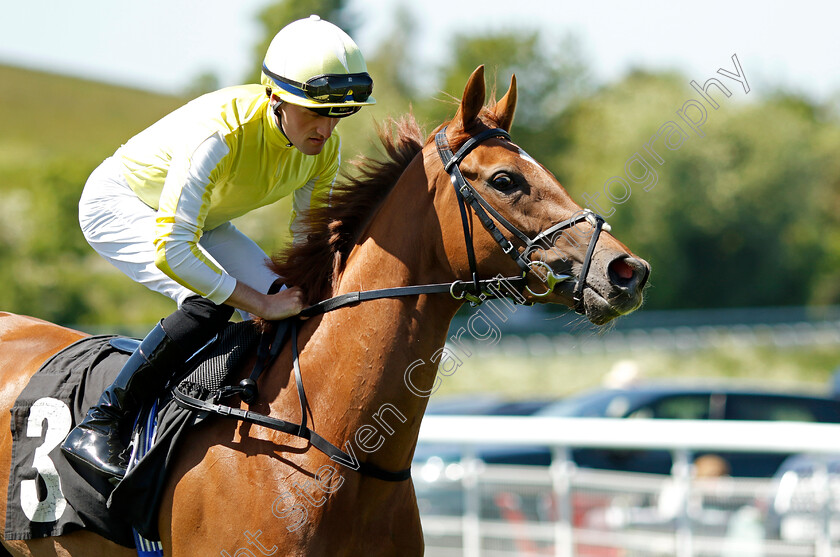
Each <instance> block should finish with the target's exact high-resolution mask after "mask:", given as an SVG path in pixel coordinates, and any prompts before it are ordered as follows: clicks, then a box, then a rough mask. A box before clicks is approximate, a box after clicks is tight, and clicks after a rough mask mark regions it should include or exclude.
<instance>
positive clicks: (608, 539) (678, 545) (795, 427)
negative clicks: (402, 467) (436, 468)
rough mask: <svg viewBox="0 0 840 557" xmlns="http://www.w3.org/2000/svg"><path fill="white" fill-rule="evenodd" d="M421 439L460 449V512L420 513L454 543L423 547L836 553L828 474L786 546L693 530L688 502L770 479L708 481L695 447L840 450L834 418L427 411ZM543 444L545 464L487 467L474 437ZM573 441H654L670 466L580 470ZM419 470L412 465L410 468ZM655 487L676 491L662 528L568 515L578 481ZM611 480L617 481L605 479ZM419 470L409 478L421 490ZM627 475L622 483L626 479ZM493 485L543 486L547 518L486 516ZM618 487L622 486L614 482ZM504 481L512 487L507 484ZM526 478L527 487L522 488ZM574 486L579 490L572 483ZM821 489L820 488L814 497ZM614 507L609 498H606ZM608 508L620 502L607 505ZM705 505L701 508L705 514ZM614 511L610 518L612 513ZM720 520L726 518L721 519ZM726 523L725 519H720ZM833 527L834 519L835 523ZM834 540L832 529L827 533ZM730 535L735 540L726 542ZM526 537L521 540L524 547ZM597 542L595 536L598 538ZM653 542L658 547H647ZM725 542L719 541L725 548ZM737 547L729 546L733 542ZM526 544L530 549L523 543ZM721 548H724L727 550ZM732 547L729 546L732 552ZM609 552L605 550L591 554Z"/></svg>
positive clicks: (476, 555)
mask: <svg viewBox="0 0 840 557" xmlns="http://www.w3.org/2000/svg"><path fill="white" fill-rule="evenodd" d="M420 441H421V442H425V443H435V444H451V445H456V446H459V447H461V448H462V450H463V453H462V454H463V456H462V458H461V460H460V462H459V463H458V467H459V468H458V469H459V476H458V478H457V479H458V490H459V491H458V494H457V496H458V497H461V500H462V505H461V508H462V510H463V512H462V514H461V516H460V517H457V518H453V517H449V518H442V517H436V516H435V515H434V509H432V512H425V513H424V509H423V508H422V507H421V513H423V522H424V530H425V532H426V534H427V540H428V536H429V535H430V534H440V535H451V536H453V537H456V538H458V539H459V540H460V545H459V547H457V548H450V550H448V551H443V550H434V549H433V548H431V547H429V548H428V549H427V555H429V556H430V557H437V556H438V555H441V556H442V555H462V556H464V557H487V556H490V555H555V556H556V557H575V556H576V555H583V552H582V551H581V550H580V548H581V547H583V546H582V545H581V544H588V543H589V544H591V541H592V540H598V543H599V544H603V547H617V548H624V549H625V550H627V548H632V547H634V546H635V547H646V549H647V551H648V552H647V553H645V552H644V551H643V550H641V549H640V550H639V552H637V553H633V552H628V551H625V552H624V553H616V554H622V555H673V556H676V557H693V556H699V555H713V554H714V555H721V554H725V555H731V554H734V555H750V556H752V555H762V556H764V557H770V556H774V555H779V556H785V557H792V556H793V555H808V556H815V557H834V555H836V554H835V553H832V547H831V539H832V536H831V534H832V528H833V526H832V520H831V508H832V505H836V504H837V503H835V502H833V501H831V500H830V499H831V495H830V493H831V491H832V490H831V489H829V485H828V480H827V474H824V477H825V478H826V479H825V480H824V483H823V484H822V487H821V488H819V489H817V491H815V492H814V493H815V495H814V496H815V497H816V498H817V499H820V503H819V504H820V505H821V508H822V513H821V516H819V517H816V518H815V519H814V523H815V524H817V531H815V532H814V533H813V539H808V540H805V542H804V543H799V544H794V545H790V544H788V545H785V544H782V543H780V542H777V541H774V540H763V541H762V542H761V545H760V547H759V548H758V549H756V547H754V545H753V546H744V547H743V548H739V546H738V545H737V544H738V543H740V542H738V541H737V540H735V541H733V540H729V541H727V542H726V543H727V544H728V546H726V545H725V544H724V541H723V540H720V539H712V538H710V537H709V536H705V535H704V534H703V533H702V532H701V533H697V532H695V531H694V530H695V528H696V525H695V524H694V523H693V518H692V510H691V508H690V506H691V503H690V501H691V500H692V496H693V495H694V496H696V495H697V494H698V493H699V494H705V495H709V494H710V493H714V492H715V491H716V490H717V492H720V491H721V489H723V491H726V492H727V493H729V494H730V495H731V494H738V493H739V492H740V495H741V496H749V495H750V494H754V496H756V497H764V498H765V499H769V497H770V496H771V494H772V492H773V489H774V483H773V482H772V481H771V480H767V479H764V480H743V479H740V478H731V479H729V478H727V479H723V480H722V482H723V483H721V482H717V483H716V484H715V485H712V484H711V483H709V482H706V481H704V480H699V479H696V478H693V477H692V471H691V469H692V467H691V461H692V454H693V453H698V452H759V453H812V454H840V424H838V425H835V424H813V423H800V422H747V421H712V420H706V421H695V420H649V419H623V420H622V419H601V418H543V417H490V416H488V417H462V416H457V417H456V416H427V417H426V418H425V419H424V421H423V424H422V426H421V429H420ZM499 444H504V445H512V446H516V445H527V446H533V445H540V446H547V447H550V448H551V451H552V455H553V458H552V464H551V466H550V467H548V468H539V467H524V468H523V467H518V468H517V467H491V466H485V465H483V463H482V462H481V461H480V460H478V459H477V458H476V456H475V455H476V451H475V448H476V446H479V445H499ZM574 448H612V449H627V450H630V449H638V450H644V449H648V450H650V449H653V450H667V451H670V452H671V453H672V455H673V462H674V466H673V469H672V475H671V476H670V477H668V476H662V477H660V476H652V477H649V478H647V479H646V478H645V477H644V475H636V476H633V475H624V476H622V475H621V474H619V475H616V474H615V473H609V472H603V471H586V470H584V469H577V468H576V467H575V465H574V463H573V462H571V460H570V458H569V455H570V450H571V449H574ZM415 473H416V474H419V473H420V471H419V470H415ZM648 480H649V481H650V482H651V485H656V486H659V487H662V486H663V485H665V484H666V483H667V484H668V485H669V486H670V487H671V489H672V490H673V492H674V493H677V494H679V502H678V503H677V505H676V507H675V509H676V512H675V514H674V516H673V520H672V522H671V523H670V529H668V530H667V531H647V532H645V531H639V530H632V529H625V530H623V531H621V530H620V529H612V530H610V529H601V530H598V529H596V530H592V529H587V528H581V527H578V526H576V525H575V524H574V523H573V522H574V521H573V514H574V513H575V512H576V511H575V509H573V502H572V499H573V494H575V493H577V494H578V495H579V494H580V490H581V489H594V490H602V491H608V492H610V493H612V494H613V496H615V495H617V494H621V493H622V492H625V493H631V494H632V493H633V492H634V491H640V492H641V491H646V492H647V493H652V492H655V491H657V489H658V488H656V489H654V488H652V487H645V486H644V481H648ZM611 481H612V482H618V483H617V484H615V485H610V483H611ZM422 482H423V479H422V477H415V484H416V485H418V493H419V492H420V489H421V485H420V484H422ZM628 482H629V483H628ZM490 484H495V485H502V484H504V485H506V486H508V487H507V489H508V490H509V491H510V489H522V490H528V489H531V490H533V489H539V488H536V487H534V486H535V485H541V486H543V487H542V489H544V491H545V492H547V494H548V495H549V496H550V497H551V499H552V500H553V501H554V505H555V506H556V512H555V513H554V518H553V519H552V520H551V522H546V521H533V520H527V518H522V519H521V520H517V521H515V523H511V522H510V521H504V520H501V521H498V520H497V521H495V522H494V521H493V520H488V519H487V518H486V517H484V518H482V516H481V514H482V513H481V509H480V507H481V505H482V502H481V498H482V489H485V492H486V486H487V485H490ZM622 485H623V486H624V488H623V490H622V488H621V486H622ZM509 486H518V487H516V488H510V487H509ZM529 486H530V487H529ZM576 490H577V491H576ZM820 492H821V493H823V494H826V496H820ZM613 507H615V505H613ZM631 511H632V513H635V514H636V515H638V514H639V513H641V512H642V511H643V510H640V509H631V510H630V511H626V512H628V513H630V512H631ZM611 512H613V515H615V514H616V513H618V512H619V511H618V510H616V508H613V509H612V510H611ZM707 514H708V513H707ZM616 520H617V519H616ZM722 520H724V519H722ZM724 526H725V524H724ZM835 526H836V525H835ZM488 535H492V537H495V538H498V539H504V538H510V539H514V538H516V539H519V540H520V541H521V540H523V539H527V540H537V541H541V542H545V543H544V544H543V545H542V546H540V547H541V549H540V550H536V549H531V550H528V548H527V546H528V544H520V547H518V548H517V549H515V550H513V551H510V550H509V551H507V552H505V551H494V550H492V549H488V547H487V543H486V541H487V537H488ZM834 537H835V539H836V538H837V537H838V536H837V533H836V532H834ZM733 544H735V545H734V546H733ZM523 545H524V546H525V547H524V548H523ZM596 545H597V544H596ZM655 547H659V548H660V549H661V551H660V552H659V553H657V552H656V551H658V550H654V549H653V548H655ZM727 547H728V548H729V549H726V548H727ZM733 547H734V549H733ZM529 551H530V552H529ZM727 551H728V552H727ZM733 552H734V553H733ZM592 554H598V555H600V554H610V553H592Z"/></svg>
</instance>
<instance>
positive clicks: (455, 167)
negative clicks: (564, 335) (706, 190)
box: [435, 127, 610, 313]
mask: <svg viewBox="0 0 840 557" xmlns="http://www.w3.org/2000/svg"><path fill="white" fill-rule="evenodd" d="M495 137H500V138H503V139H506V140H508V141H511V142H512V140H511V138H510V135H509V134H508V132H506V131H505V130H503V129H501V128H493V129H489V130H485V131H483V132H481V133H479V134H477V135H474V136H472V137H470V138H469V139H468V140H467V141H466V142H464V144H463V145H462V146H461V148H460V149H458V152H457V153H455V154H452V150H451V149H450V147H449V140H448V139H447V138H446V127H444V128H443V129H442V130H440V131H439V132H438V133H437V134H436V135H435V145H436V147H437V151H438V155H440V159H441V161H443V168H444V170H445V171H446V173H447V174H449V177H450V180H451V181H452V185H453V186H454V187H455V196H456V197H457V198H458V208H459V209H460V212H461V223H462V225H463V228H464V240H465V241H466V245H467V259H468V260H469V264H470V274H471V275H472V280H473V294H472V297H470V298H469V300H470V302H473V303H474V302H475V299H476V297H477V296H479V294H481V281H479V279H478V271H477V270H476V262H475V251H474V249H473V241H472V233H471V231H470V225H469V217H468V215H467V204H469V206H470V207H471V208H472V210H473V212H474V213H475V215H476V217H478V220H479V221H480V222H481V224H482V225H483V226H484V228H485V229H486V230H487V231H488V232H489V233H490V235H491V236H492V237H493V239H494V240H495V241H496V243H497V244H499V247H501V248H502V251H503V252H504V253H506V254H507V255H509V256H510V258H511V259H513V261H514V262H515V263H516V264H517V265H519V268H520V269H521V270H522V276H521V277H511V278H508V279H506V280H507V281H508V282H511V283H520V284H521V283H524V282H525V280H526V276H527V274H528V273H529V272H535V273H536V271H535V267H537V268H539V269H540V271H542V272H543V273H545V276H544V277H543V276H540V280H542V281H543V282H545V284H546V287H547V290H546V291H545V292H543V293H541V294H537V293H536V292H534V291H533V290H531V289H530V288H529V287H528V286H527V285H525V288H526V289H527V290H528V292H530V293H531V294H532V295H534V296H536V297H543V296H546V295H548V294H550V293H551V292H553V291H554V287H555V286H556V285H557V284H558V283H561V282H565V281H568V280H571V279H573V278H574V277H572V275H565V274H563V275H561V274H557V273H555V272H554V270H553V269H552V268H551V267H550V266H549V265H548V263H546V262H545V261H531V260H530V259H529V258H528V256H529V255H530V254H531V253H532V252H533V251H535V250H546V249H551V248H552V246H553V245H554V244H555V236H554V235H555V234H557V233H558V232H562V231H564V230H567V229H569V228H571V227H573V226H575V225H577V224H579V223H581V222H583V221H587V222H589V223H590V224H591V225H592V227H593V232H592V236H591V237H590V239H589V246H588V247H587V249H586V257H585V258H584V260H583V265H582V267H581V271H580V274H579V275H578V279H577V282H576V284H575V288H574V296H573V300H574V309H575V311H576V312H577V313H584V304H583V289H584V288H585V286H586V277H587V276H588V274H589V268H590V267H591V265H592V255H593V254H594V253H595V245H596V244H597V243H598V238H599V237H600V235H601V231H602V230H606V231H608V232H609V230H610V225H609V224H607V222H606V221H605V220H604V217H602V216H601V215H598V214H596V213H593V212H592V211H591V210H589V209H583V210H582V211H581V212H580V213H578V214H577V215H576V216H573V217H572V218H570V219H566V220H564V221H562V222H559V223H557V224H555V225H553V226H550V227H549V228H547V229H545V230H543V231H542V232H540V233H539V234H537V235H536V236H534V237H533V238H529V237H528V235H527V234H525V233H524V232H522V231H521V230H519V229H518V228H516V227H515V226H514V225H513V224H511V223H510V222H509V221H508V220H507V219H506V218H505V217H503V216H502V215H501V214H500V213H499V212H498V211H497V210H496V209H494V208H493V206H492V205H490V204H489V203H488V202H487V200H485V199H484V198H483V197H482V196H481V194H480V193H478V191H477V190H476V189H475V187H474V186H473V185H472V184H470V183H469V182H467V180H466V179H465V178H464V175H463V174H461V169H460V167H459V165H460V164H461V162H462V161H463V160H464V157H466V156H467V154H469V152H470V151H472V150H473V149H475V148H476V146H478V144H479V143H481V142H482V141H486V140H488V139H490V138H495ZM488 213H489V214H490V215H492V216H493V218H494V219H496V221H497V222H499V224H501V225H502V226H503V227H504V228H505V229H507V231H508V232H510V233H511V234H512V235H513V236H514V238H516V239H517V240H519V241H520V242H521V243H522V244H523V245H524V246H525V249H524V250H523V251H522V252H520V251H519V250H517V249H516V247H515V246H514V245H513V243H511V241H510V240H508V239H507V238H506V237H505V235H504V234H502V232H501V231H500V230H499V228H498V227H497V226H496V224H495V223H494V222H493V219H491V218H490V216H489V215H488ZM549 239H550V241H548V240H549ZM537 275H538V276H539V274H538V273H537Z"/></svg>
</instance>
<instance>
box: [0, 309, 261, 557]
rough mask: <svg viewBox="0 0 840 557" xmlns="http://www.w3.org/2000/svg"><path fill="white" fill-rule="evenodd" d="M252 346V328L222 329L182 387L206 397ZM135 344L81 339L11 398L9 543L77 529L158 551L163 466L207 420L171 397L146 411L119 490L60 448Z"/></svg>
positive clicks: (144, 552)
mask: <svg viewBox="0 0 840 557" xmlns="http://www.w3.org/2000/svg"><path fill="white" fill-rule="evenodd" d="M117 339H119V340H117ZM258 340H259V332H258V331H257V329H256V327H255V326H254V324H253V323H252V322H250V321H246V322H242V323H235V324H230V325H228V327H227V328H226V329H225V331H224V332H223V333H222V334H221V335H219V337H218V339H217V340H216V341H215V342H213V343H212V344H210V345H208V346H207V347H205V348H204V349H203V350H202V351H201V352H199V353H198V354H196V355H195V356H194V357H193V358H192V359H191V360H190V362H189V363H188V365H187V367H186V368H185V370H184V372H185V374H187V377H185V378H184V379H182V380H180V381H179V382H178V384H179V385H180V386H179V389H181V390H184V389H187V391H186V392H187V393H188V394H190V396H193V397H195V398H199V399H201V400H206V399H208V398H210V397H211V396H212V395H213V394H214V393H216V392H217V391H218V390H219V389H220V387H221V386H222V385H224V384H227V376H228V374H229V370H232V369H238V368H239V367H241V365H242V364H243V362H244V359H245V358H246V357H247V355H248V354H249V353H253V349H254V347H255V346H256V344H257V342H258ZM113 341H116V342H113ZM136 342H137V341H133V340H131V339H124V338H119V337H114V336H111V335H107V336H106V335H100V336H92V337H87V338H84V339H82V340H80V341H78V342H76V343H74V344H72V345H70V346H69V347H67V348H65V349H64V350H62V351H61V352H59V353H58V354H55V355H54V356H53V357H51V358H50V359H49V360H47V362H45V363H44V365H43V366H41V369H40V370H38V372H37V373H36V374H35V375H34V376H33V377H32V379H31V380H30V381H29V384H28V385H27V386H26V388H25V389H24V390H23V392H22V393H21V394H20V396H19V397H18V399H17V401H15V405H14V407H13V408H12V420H11V430H12V431H11V433H12V467H11V474H10V479H9V490H8V497H7V509H6V525H5V535H6V539H8V540H26V539H33V538H41V537H47V536H60V535H62V534H67V533H69V532H72V531H74V530H78V529H82V528H84V529H87V530H90V531H92V532H95V533H97V534H99V535H101V536H103V537H105V538H107V539H109V540H111V541H113V542H115V543H118V544H120V545H123V546H125V547H136V548H137V551H138V553H139V555H140V556H141V557H146V556H149V557H151V556H156V555H162V552H161V551H160V543H159V542H157V541H154V540H159V539H160V538H159V534H158V528H157V517H158V506H159V501H160V496H161V491H162V488H163V485H164V482H165V478H166V474H165V473H161V470H165V469H166V467H167V465H168V464H169V462H170V455H171V454H172V449H173V448H174V447H176V446H177V445H178V440H179V438H180V436H181V435H184V434H187V429H189V428H190V427H192V426H194V425H196V424H198V423H200V422H201V421H203V420H204V419H206V418H207V414H206V413H197V412H193V411H191V410H187V409H185V408H183V407H181V406H178V405H177V404H176V403H175V402H174V400H173V399H172V397H171V394H166V395H164V396H162V397H161V398H160V399H158V400H157V401H155V403H154V404H152V405H150V406H149V407H147V408H144V409H143V410H142V411H141V412H140V415H139V416H138V419H137V422H136V424H135V427H134V430H133V431H126V432H124V435H125V439H124V441H126V442H127V441H129V438H130V439H131V449H132V458H131V465H130V466H129V470H128V472H127V473H126V476H125V478H124V479H123V480H122V481H121V482H120V483H119V485H118V486H117V487H116V488H114V487H113V486H112V485H111V484H110V483H109V482H108V481H107V480H106V479H105V478H104V477H103V476H99V475H96V474H94V473H92V472H90V471H88V470H87V469H85V468H84V467H74V466H73V465H71V464H70V463H69V461H67V460H66V459H65V458H64V454H63V453H62V452H61V450H60V448H59V445H60V444H61V442H62V441H63V440H64V437H65V436H66V435H67V433H69V432H70V430H71V429H72V428H73V427H74V426H75V425H76V423H78V422H80V421H81V420H82V419H83V418H84V416H85V413H86V412H87V410H88V408H89V407H91V406H93V405H94V404H95V403H96V402H97V401H98V400H99V396H100V395H101V394H102V392H103V391H104V390H105V387H107V386H108V385H110V384H111V382H112V381H113V380H114V379H115V378H116V376H117V374H118V373H119V371H120V369H122V366H123V363H125V361H126V360H127V359H128V357H129V355H130V352H131V349H132V348H133V346H134V345H136ZM115 344H116V345H117V346H114V345H115ZM182 376H183V375H182ZM150 540H152V541H150Z"/></svg>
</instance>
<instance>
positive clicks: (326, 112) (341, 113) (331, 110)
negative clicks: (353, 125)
mask: <svg viewBox="0 0 840 557" xmlns="http://www.w3.org/2000/svg"><path fill="white" fill-rule="evenodd" d="M306 108H308V109H309V110H311V111H312V112H314V113H315V114H317V115H318V116H326V117H327V118H344V117H346V116H350V115H351V114H356V113H357V112H358V111H360V110H361V109H362V107H361V106H325V107H321V108H315V107H314V106H307V107H306Z"/></svg>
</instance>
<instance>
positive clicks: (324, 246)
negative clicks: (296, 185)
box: [272, 105, 495, 304]
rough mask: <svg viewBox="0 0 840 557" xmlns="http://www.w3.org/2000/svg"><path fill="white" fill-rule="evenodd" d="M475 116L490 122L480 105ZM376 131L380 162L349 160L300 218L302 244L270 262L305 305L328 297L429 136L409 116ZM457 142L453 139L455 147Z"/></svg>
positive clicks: (389, 121)
mask: <svg viewBox="0 0 840 557" xmlns="http://www.w3.org/2000/svg"><path fill="white" fill-rule="evenodd" d="M490 108H492V105H491V107H490ZM481 115H482V117H483V119H484V120H486V121H487V120H489V121H490V123H491V124H492V123H493V120H494V116H495V114H494V113H493V111H492V110H489V109H488V108H487V107H485V109H484V110H482V114H481ZM444 125H446V123H444V124H441V125H440V126H439V127H438V128H437V129H436V130H435V133H436V132H437V130H439V129H441V128H442V127H443V126H444ZM376 132H377V135H378V136H379V140H380V141H381V143H382V147H383V149H384V153H380V155H381V158H370V157H367V156H364V155H361V156H359V157H357V158H356V159H354V160H353V161H351V165H352V167H353V168H352V169H351V171H352V170H355V172H353V173H352V174H351V173H349V172H344V171H342V173H341V176H340V177H339V179H338V180H337V181H336V184H335V185H334V187H333V189H332V192H331V193H330V202H329V204H328V205H327V204H323V206H322V207H319V208H316V209H312V210H310V211H307V212H305V213H303V214H302V215H300V217H299V218H300V219H301V222H302V226H301V229H300V230H301V232H300V234H301V236H302V237H303V238H305V240H303V241H301V240H300V239H299V240H298V242H297V243H295V244H292V245H290V246H289V247H287V248H286V249H285V250H282V251H280V252H279V253H278V254H276V255H275V256H274V257H273V258H272V269H273V270H274V272H276V273H277V274H278V275H279V276H281V277H283V278H284V281H285V283H286V284H287V285H289V286H300V287H301V288H302V289H303V290H304V292H305V296H306V299H307V302H308V303H309V304H312V303H315V302H318V301H320V300H323V299H325V298H328V297H329V296H330V295H331V292H332V288H333V286H334V285H333V281H334V279H335V277H336V276H337V275H338V273H339V271H340V270H341V269H342V267H343V266H344V263H345V262H346V260H347V256H348V255H349V254H350V250H352V249H353V246H354V245H355V244H356V242H357V240H358V239H359V235H360V234H361V233H362V231H363V230H364V229H365V227H366V226H367V224H368V223H369V222H370V220H371V219H372V218H373V215H374V214H376V209H377V208H378V207H379V206H380V204H381V203H382V201H383V200H384V199H385V197H386V196H387V195H388V194H389V193H390V192H391V190H392V189H393V187H394V185H395V184H396V183H397V181H398V180H399V177H400V176H401V175H402V173H403V172H404V171H405V169H406V167H408V165H409V163H410V162H411V161H412V160H413V159H414V157H416V156H417V155H418V153H420V152H421V151H422V150H423V147H424V146H425V144H426V143H428V142H430V141H432V139H433V138H434V133H432V134H431V135H430V136H429V137H428V138H424V134H423V132H422V130H421V129H420V126H419V125H418V124H417V121H416V120H415V118H414V116H413V115H412V114H407V115H405V116H403V117H402V118H401V119H399V120H394V119H392V118H389V119H387V120H386V121H385V124H384V125H377V126H376ZM466 135H467V134H466V133H465V134H464V136H466ZM450 137H451V136H450ZM460 141H461V138H456V139H455V142H456V143H459V142H460Z"/></svg>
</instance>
